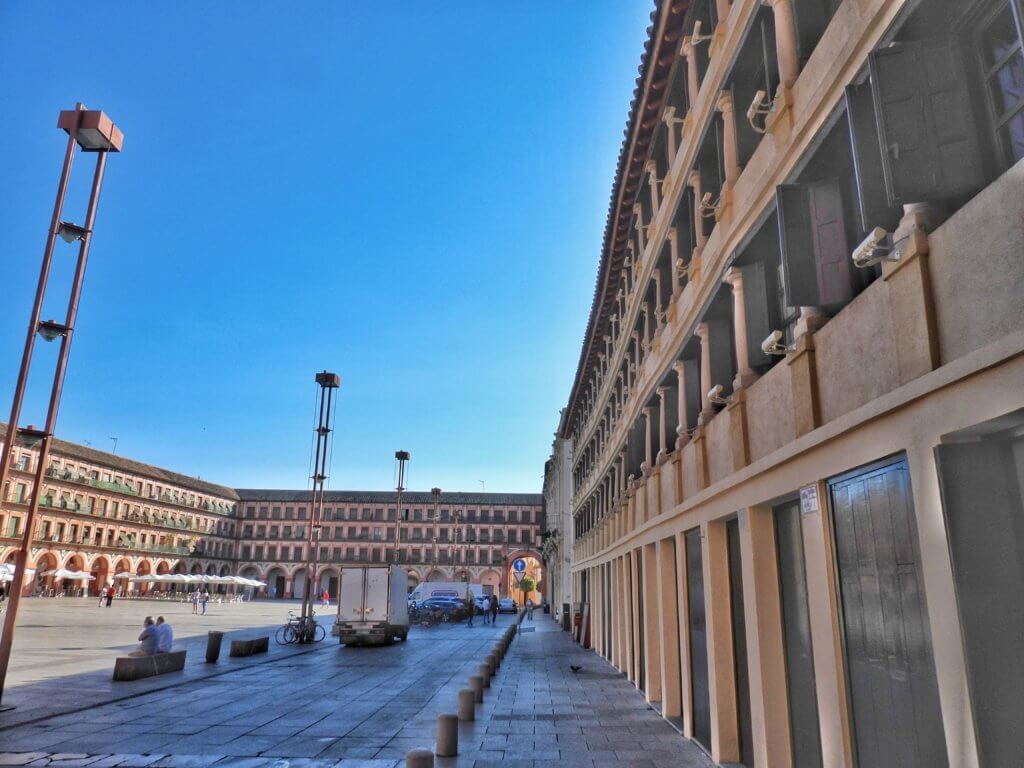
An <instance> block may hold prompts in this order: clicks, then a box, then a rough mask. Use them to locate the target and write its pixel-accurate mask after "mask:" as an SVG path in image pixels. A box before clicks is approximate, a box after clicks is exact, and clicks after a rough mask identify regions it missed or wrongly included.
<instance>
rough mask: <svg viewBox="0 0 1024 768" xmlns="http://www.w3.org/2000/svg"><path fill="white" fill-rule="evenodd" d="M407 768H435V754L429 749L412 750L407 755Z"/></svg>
mask: <svg viewBox="0 0 1024 768" xmlns="http://www.w3.org/2000/svg"><path fill="white" fill-rule="evenodd" d="M405 768H434V753H433V752H431V751H430V750H429V749H410V750H409V751H408V752H406V753H405Z"/></svg>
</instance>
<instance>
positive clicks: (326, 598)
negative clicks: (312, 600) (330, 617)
mask: <svg viewBox="0 0 1024 768" xmlns="http://www.w3.org/2000/svg"><path fill="white" fill-rule="evenodd" d="M320 607H321V608H330V607H331V593H330V592H328V591H327V590H326V589H325V590H324V591H323V594H322V595H320Z"/></svg>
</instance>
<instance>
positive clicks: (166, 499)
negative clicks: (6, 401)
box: [0, 424, 238, 595]
mask: <svg viewBox="0 0 1024 768" xmlns="http://www.w3.org/2000/svg"><path fill="white" fill-rule="evenodd" d="M5 439H6V425H2V424H0V440H5ZM12 450H13V451H14V452H15V453H14V455H13V456H12V457H11V459H12V460H11V470H10V477H9V479H8V482H7V487H5V488H4V489H3V490H4V497H3V498H4V503H3V506H2V507H0V563H13V562H14V556H15V552H16V551H17V549H18V547H19V546H20V544H21V537H22V536H23V534H24V531H25V516H26V513H27V512H28V505H29V502H30V499H31V495H32V490H33V480H34V477H35V471H36V462H37V456H38V454H37V451H36V450H35V449H28V448H20V447H18V446H14V447H12ZM43 477H44V483H43V495H42V497H41V499H40V502H39V513H38V515H37V517H36V528H35V532H34V535H33V544H32V551H31V553H30V557H29V567H32V568H35V571H36V572H35V576H34V577H33V579H32V580H31V581H32V583H31V584H30V585H29V586H28V587H27V588H26V594H42V595H49V594H53V593H54V592H55V591H60V592H67V593H70V594H74V593H76V592H78V591H79V590H80V589H81V590H84V591H85V592H87V593H88V594H99V590H100V589H101V588H102V587H104V586H106V585H108V584H110V583H114V585H115V586H116V587H117V588H118V590H119V591H120V592H122V593H145V592H147V591H149V590H150V589H153V588H154V585H153V584H152V583H147V582H132V581H129V580H128V579H125V578H122V579H115V578H114V576H115V575H116V574H129V575H137V576H147V575H155V574H167V573H189V574H199V573H201V574H208V575H211V576H228V575H231V574H234V573H235V565H236V563H235V561H236V558H237V555H238V544H237V536H238V528H237V524H236V521H235V504H236V502H237V498H238V497H237V494H236V493H235V491H234V490H232V489H231V488H226V487H224V486H221V485H215V484H214V483H209V482H206V481H205V480H200V479H199V478H195V477H189V476H188V475H182V474H179V473H177V472H171V471H169V470H166V469H161V468H159V467H154V466H152V465H149V464H144V463H142V462H139V461H134V460H132V459H129V458H126V457H124V456H117V455H115V454H112V453H107V452H105V451H98V450H95V449H93V448H90V447H88V446H84V445H77V444H75V443H69V442H66V441H64V440H56V439H55V440H53V441H52V443H51V450H50V458H49V466H47V467H46V468H45V469H44V474H43ZM62 569H63V570H67V571H71V572H75V573H87V574H89V575H91V576H92V577H93V580H92V581H74V580H69V579H60V578H54V576H52V575H46V574H47V572H49V571H57V570H62ZM158 588H166V586H162V585H161V586H160V587H158Z"/></svg>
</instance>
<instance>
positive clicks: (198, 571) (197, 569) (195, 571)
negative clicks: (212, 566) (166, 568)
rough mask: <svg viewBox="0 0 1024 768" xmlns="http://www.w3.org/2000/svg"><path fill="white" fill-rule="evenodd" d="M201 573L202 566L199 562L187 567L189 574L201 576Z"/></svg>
mask: <svg viewBox="0 0 1024 768" xmlns="http://www.w3.org/2000/svg"><path fill="white" fill-rule="evenodd" d="M202 573H203V566H202V565H200V564H199V563H192V567H191V568H190V569H189V574H190V575H192V576H201V575H202Z"/></svg>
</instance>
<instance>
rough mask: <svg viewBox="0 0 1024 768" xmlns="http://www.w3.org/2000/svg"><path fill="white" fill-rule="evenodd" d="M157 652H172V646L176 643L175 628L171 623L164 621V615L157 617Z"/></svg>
mask: <svg viewBox="0 0 1024 768" xmlns="http://www.w3.org/2000/svg"><path fill="white" fill-rule="evenodd" d="M155 629H156V638H157V640H156V652H157V653H170V652H171V646H172V645H174V630H172V629H171V625H170V624H168V623H167V622H166V621H164V617H163V616H157V617H156V627H155Z"/></svg>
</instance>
